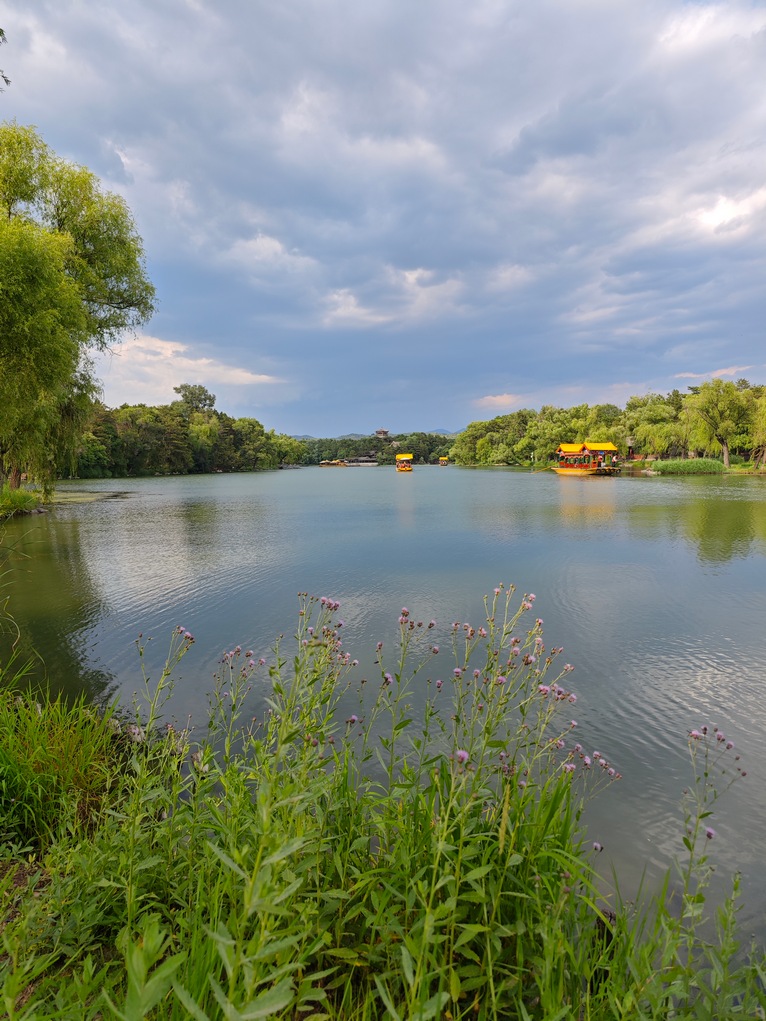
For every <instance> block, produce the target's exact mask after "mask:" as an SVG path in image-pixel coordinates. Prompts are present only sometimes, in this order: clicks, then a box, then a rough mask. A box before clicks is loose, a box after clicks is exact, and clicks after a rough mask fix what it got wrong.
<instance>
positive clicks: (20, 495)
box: [0, 483, 40, 520]
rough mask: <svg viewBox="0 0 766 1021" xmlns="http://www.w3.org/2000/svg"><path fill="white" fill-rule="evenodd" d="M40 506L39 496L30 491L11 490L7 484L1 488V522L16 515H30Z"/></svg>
mask: <svg viewBox="0 0 766 1021" xmlns="http://www.w3.org/2000/svg"><path fill="white" fill-rule="evenodd" d="M39 506H40V496H39V494H37V493H33V492H32V491H31V490H29V489H11V488H10V486H9V485H8V484H7V483H6V484H5V485H4V486H2V487H0V520H2V519H3V518H12V517H13V516H14V515H16V514H30V513H31V512H32V511H34V510H37V508H38V507H39Z"/></svg>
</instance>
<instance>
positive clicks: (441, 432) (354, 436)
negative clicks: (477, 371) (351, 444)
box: [292, 429, 462, 441]
mask: <svg viewBox="0 0 766 1021" xmlns="http://www.w3.org/2000/svg"><path fill="white" fill-rule="evenodd" d="M413 432H423V433H428V434H431V435H433V436H457V435H458V433H460V432H462V430H461V429H458V430H457V431H455V430H454V429H410V433H413ZM374 435H375V433H343V435H342V436H321V437H319V436H308V435H306V434H303V435H301V436H293V437H292V438H293V439H294V440H304V441H308V440H317V439H323V440H366V439H368V438H369V437H370V436H374ZM389 435H390V436H405V435H408V433H406V432H405V433H397V432H394V431H393V430H389Z"/></svg>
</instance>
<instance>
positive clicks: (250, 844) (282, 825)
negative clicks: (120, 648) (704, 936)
mask: <svg viewBox="0 0 766 1021" xmlns="http://www.w3.org/2000/svg"><path fill="white" fill-rule="evenodd" d="M533 602H534V597H533V596H525V597H524V598H523V599H521V600H520V601H519V602H517V601H515V599H514V593H513V590H512V589H511V590H505V589H502V588H498V589H497V590H496V591H495V593H494V595H493V597H492V598H491V599H490V600H489V601H488V602H487V605H486V610H487V612H486V620H485V622H484V624H483V625H482V626H481V627H477V628H474V627H472V626H470V625H468V624H465V625H461V624H455V625H453V627H452V628H451V629H450V631H449V634H448V635H447V638H446V640H447V641H448V642H450V641H451V643H452V648H453V654H454V664H455V665H454V668H453V671H452V673H451V675H450V676H449V677H443V678H439V677H434V676H433V671H432V669H431V666H430V665H431V664H433V663H436V662H437V659H436V657H435V656H434V649H436V639H435V635H436V633H437V630H438V629H437V627H436V626H435V624H434V622H430V623H426V622H420V621H417V620H416V619H414V618H413V617H412V615H411V614H410V612H409V611H408V610H406V609H404V610H402V613H401V616H400V619H399V629H400V634H399V642H398V645H397V647H396V648H395V649H392V650H391V651H390V652H389V650H388V649H387V648H384V647H383V646H382V645H379V646H378V648H377V650H376V666H375V674H374V676H370V677H367V678H366V679H364V678H361V677H359V667H358V664H357V663H356V661H355V660H353V659H351V656H350V654H349V653H348V652H346V651H345V646H344V644H343V642H342V640H341V637H340V635H341V634H342V633H343V631H342V622H341V621H340V620H338V618H337V611H338V604H337V603H336V602H334V601H333V600H332V599H322V600H315V599H310V598H308V597H306V596H304V597H302V602H301V609H300V615H299V625H298V629H297V633H296V636H295V643H294V645H291V646H290V647H287V648H286V647H285V646H284V643H279V644H278V645H277V646H276V648H275V650H274V657H273V660H271V662H270V663H268V664H266V663H264V662H263V661H256V660H255V659H254V658H253V656H252V654H251V653H249V652H243V651H242V650H241V649H239V648H237V649H233V650H231V651H229V652H227V653H226V654H225V655H224V656H223V658H222V661H221V664H220V670H219V672H218V675H217V682H216V685H215V688H214V691H213V693H212V696H211V707H210V721H209V731H208V735H207V737H206V738H205V739H204V740H194V741H192V739H191V735H190V734H188V733H186V732H181V731H179V730H177V729H175V728H174V727H173V726H172V725H170V724H169V723H168V722H167V720H166V719H165V716H164V713H165V712H166V709H167V702H166V699H167V696H168V694H169V692H170V690H171V687H172V674H173V670H174V668H175V666H176V665H177V663H178V662H179V661H180V659H181V658H182V657H183V656H184V655H186V653H187V652H188V650H189V648H190V647H191V645H192V642H193V639H192V636H191V635H189V634H188V632H185V631H183V629H178V630H177V631H176V632H175V633H174V636H173V641H172V644H171V649H170V652H169V656H168V663H167V666H166V669H165V671H164V672H163V674H162V676H161V678H160V680H159V682H158V683H157V684H156V685H151V684H150V683H149V681H148V680H147V679H146V678H145V702H144V704H143V706H140V707H139V712H138V714H137V716H136V720H135V722H133V723H131V724H130V725H129V728H130V729H129V730H128V731H127V732H126V731H125V730H123V733H122V735H121V736H120V737H117V738H112V740H113V742H114V748H115V749H116V750H117V753H116V757H115V760H114V767H113V770H112V786H111V787H110V789H109V798H108V809H107V810H106V811H99V812H98V813H96V815H92V816H91V817H90V819H91V824H90V826H89V828H88V827H87V826H86V825H85V823H84V822H83V821H82V820H81V818H80V816H79V815H78V813H76V812H72V811H71V809H70V810H69V811H67V812H65V813H64V816H63V818H65V820H66V825H64V826H62V827H60V828H59V829H58V830H57V831H56V832H53V833H52V836H53V838H54V839H53V841H52V843H50V845H49V847H48V851H47V854H46V856H45V858H44V859H42V861H43V864H44V866H45V871H46V874H47V886H45V888H44V889H42V890H41V889H39V888H38V890H37V893H38V894H39V896H34V893H30V894H28V895H27V896H26V897H25V899H24V900H23V903H22V904H21V905H19V907H20V910H18V913H17V914H16V915H15V917H13V918H12V919H10V920H9V921H8V922H7V923H6V925H5V927H4V929H3V932H2V940H3V944H4V947H5V958H4V960H3V962H2V965H1V966H0V980H1V981H2V983H3V985H2V989H3V998H4V999H3V1003H4V1007H5V1010H6V1012H7V1014H8V1016H9V1017H10V1018H12V1019H16V1018H19V1019H20V1018H33V1017H39V1018H43V1017H44V1018H70V1017H71V1018H74V1017H77V1018H96V1017H99V1018H101V1017H116V1018H122V1019H131V1021H132V1019H136V1018H143V1017H149V1018H168V1019H176V1018H178V1019H181V1018H189V1017H191V1018H194V1019H197V1021H204V1019H214V1018H227V1019H228V1018H231V1019H234V1018H236V1019H244V1018H290V1019H298V1018H301V1019H306V1021H309V1019H310V1021H319V1019H349V1021H350V1019H377V1018H401V1019H405V1018H407V1019H427V1018H452V1019H457V1018H523V1019H529V1018H534V1019H546V1021H555V1019H562V1018H571V1019H578V1021H579V1019H581V1018H582V1019H588V1018H593V1019H596V1018H598V1019H602V1018H603V1019H607V1018H609V1019H613V1018H660V1017H662V1018H668V1017H677V1018H681V1017H695V1018H713V1017H715V1018H723V1017H730V1016H735V1015H737V1016H743V1017H760V1016H763V1006H764V998H763V994H762V979H763V961H762V960H761V959H760V958H758V959H754V960H752V961H748V962H747V963H745V964H740V965H735V964H734V961H735V960H736V950H737V944H736V936H735V918H736V907H735V899H734V897H732V898H731V899H730V900H729V901H728V902H727V903H726V905H725V906H724V908H723V909H722V911H721V913H720V916H719V920H718V925H719V930H718V937H717V938H716V939H715V940H713V941H708V942H705V941H703V940H701V938H700V937H699V931H700V923H701V921H702V919H703V915H704V903H705V884H706V882H707V878H708V868H709V865H708V862H707V859H706V855H705V851H706V850H707V847H708V845H709V841H710V836H709V834H707V833H706V829H707V828H709V821H710V820H709V816H708V814H707V813H708V812H709V811H710V810H711V805H712V799H713V798H714V795H715V792H716V790H717V788H716V785H715V774H716V769H717V768H718V767H719V766H720V764H721V761H722V760H721V756H726V755H728V754H729V749H727V748H726V742H722V741H718V735H717V734H715V733H713V732H711V733H707V732H704V733H703V731H702V730H700V731H694V732H692V736H690V747H691V750H692V752H693V759H692V764H693V771H694V777H695V782H694V783H693V784H692V786H691V787H690V791H691V793H692V796H693V800H692V802H691V803H690V805H689V808H688V812H687V817H686V823H685V825H686V829H687V831H688V832H687V833H686V839H687V853H688V860H687V861H686V863H685V866H684V869H683V871H682V872H681V873H680V880H681V885H682V888H683V905H682V909H681V910H680V911H678V912H671V911H670V909H669V907H668V906H667V904H666V903H665V901H664V900H663V899H660V900H659V901H657V902H655V903H654V904H653V905H649V906H644V908H643V909H642V910H640V911H639V910H634V909H632V908H629V906H628V905H625V904H623V903H621V902H620V901H619V899H618V900H617V901H616V902H615V903H614V904H612V905H611V906H607V905H606V904H605V903H603V902H602V900H601V898H600V896H599V894H598V892H597V891H598V889H599V878H598V876H597V875H596V873H595V871H594V861H595V855H596V850H595V849H594V848H593V847H592V845H588V844H587V843H586V842H585V840H584V836H583V834H582V832H581V830H580V827H579V818H580V812H581V809H582V806H583V804H584V801H585V799H586V798H587V797H590V796H593V795H594V794H596V793H597V792H598V789H599V788H600V787H602V786H604V785H606V784H610V783H615V782H619V775H618V774H617V772H616V770H615V769H614V768H613V767H612V766H611V765H610V764H609V762H608V761H607V760H606V759H605V758H604V757H603V756H600V755H598V756H596V757H594V756H590V757H589V756H588V755H586V754H585V752H584V750H583V749H582V748H581V746H580V744H579V743H578V742H577V739H576V738H577V726H576V720H575V719H573V718H572V716H573V713H574V704H575V701H576V696H575V694H574V693H573V692H571V690H570V688H569V686H568V684H567V683H566V682H567V678H568V674H569V669H570V668H569V667H568V665H567V664H560V653H561V650H560V649H557V648H548V647H546V645H545V643H544V639H543V634H542V627H541V625H542V622H541V621H539V620H536V619H534V610H533ZM416 688H420V689H425V690H426V691H427V693H428V694H427V697H426V699H425V709H424V710H421V711H420V712H418V711H417V710H416V709H415V706H416V705H422V704H423V699H422V697H421V695H420V692H418V697H417V698H416V697H415V692H416ZM75 712H76V714H77V715H79V716H80V717H82V715H83V708H82V707H78V708H76V710H75ZM254 714H255V715H254ZM35 717H36V713H32V714H30V720H34V718H35ZM37 718H38V719H41V718H42V717H37ZM94 819H95V820H96V822H97V825H96V826H95V827H94V826H93V825H92V821H93V820H94ZM735 893H736V889H735ZM5 896H6V903H11V898H10V894H9V893H8V892H6V895H5Z"/></svg>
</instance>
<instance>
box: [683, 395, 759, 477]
mask: <svg viewBox="0 0 766 1021" xmlns="http://www.w3.org/2000/svg"><path fill="white" fill-rule="evenodd" d="M685 403H686V406H687V408H688V410H689V413H690V416H691V420H692V424H693V427H694V429H695V430H696V433H695V434H693V435H696V439H697V440H698V442H699V443H700V445H701V446H704V447H710V446H718V448H720V450H721V453H722V455H723V463H724V466H725V467H726V468H728V467H729V462H730V456H729V448H730V443H731V441H732V440H733V439H734V438H735V437H736V436H737V435H738V434H739V433H740V432H742V431H743V430H744V429H746V427H747V419H748V414H749V412H750V410H751V399H750V396H749V394H748V393H747V391H746V390H745V389H743V388H742V387H740V386H737V384H736V383H730V382H724V381H723V380H721V379H713V380H711V381H710V382H709V383H703V384H702V385H701V386H698V387H695V388H694V392H693V393H691V394H690V395H689V396H688V397H687V398H686V402H685Z"/></svg>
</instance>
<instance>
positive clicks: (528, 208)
mask: <svg viewBox="0 0 766 1021" xmlns="http://www.w3.org/2000/svg"><path fill="white" fill-rule="evenodd" d="M0 28H3V29H4V30H5V33H6V37H7V45H5V46H3V47H2V49H0V68H2V69H3V70H4V71H5V73H6V75H7V76H8V77H10V78H11V85H10V87H8V88H7V89H5V91H4V92H3V93H2V95H0V120H16V121H18V122H19V123H21V124H34V125H36V127H37V128H38V130H39V132H40V134H41V135H42V137H43V138H44V140H45V141H46V142H47V143H48V144H49V145H50V146H51V147H52V148H53V149H54V150H55V151H56V152H57V153H58V154H59V155H60V156H63V157H65V158H67V159H69V160H72V161H73V162H75V163H80V164H84V165H85V166H87V167H89V168H90V169H91V170H92V171H93V172H94V173H96V174H97V175H98V176H99V178H100V179H101V181H102V183H103V186H104V188H106V189H107V190H109V191H114V192H117V193H119V194H120V195H122V196H123V197H124V198H125V200H126V201H127V203H128V205H129V206H130V209H131V210H132V213H133V216H134V218H135V221H136V225H137V229H138V231H139V233H140V234H141V236H142V237H143V239H144V245H145V249H146V262H147V271H148V274H149V276H150V278H151V280H152V281H153V283H154V285H155V287H156V289H157V311H156V313H155V315H154V317H153V318H152V319H151V321H150V322H148V323H147V324H145V326H144V327H143V328H142V329H141V330H140V331H139V332H138V333H137V334H136V335H134V336H126V337H125V339H124V340H123V342H122V343H121V344H119V345H118V346H116V347H115V349H114V351H113V352H112V353H111V354H108V355H106V356H104V357H103V358H99V360H98V362H97V374H98V376H99V378H100V379H101V380H102V382H103V397H104V401H105V403H106V404H107V405H108V406H110V407H116V406H119V405H120V404H122V403H130V404H135V403H146V404H166V403H169V402H170V401H172V400H174V399H176V396H177V395H176V394H175V393H174V392H173V387H174V386H178V385H180V384H181V383H199V384H202V385H204V386H206V387H207V388H208V389H209V390H210V391H211V392H212V393H214V394H215V395H216V397H217V402H216V406H217V408H218V409H219V410H221V411H225V412H227V413H228V414H230V415H233V416H235V417H239V416H251V417H255V418H258V419H259V420H260V421H261V422H262V423H263V424H264V425H265V426H266V427H267V428H269V429H275V430H276V431H277V432H283V433H289V434H292V435H313V436H338V435H342V434H345V433H349V432H358V433H371V432H374V431H375V430H376V429H379V428H384V429H389V430H390V431H392V432H408V431H412V430H425V431H431V430H437V429H444V430H448V431H458V430H460V429H463V428H464V427H465V426H466V425H467V424H468V423H469V422H472V421H477V420H487V419H490V418H493V417H494V416H496V415H500V414H505V413H507V412H510V411H514V410H517V409H519V408H535V409H538V410H539V408H540V407H541V406H542V405H544V404H553V405H557V406H560V407H571V406H572V405H575V404H581V403H588V404H600V403H612V404H617V405H618V406H620V407H624V405H625V402H626V401H627V399H628V398H629V397H630V396H632V395H639V394H645V393H649V392H657V393H667V392H669V391H671V390H673V389H674V388H678V389H680V390H681V391H683V392H685V391H686V388H687V387H688V386H691V385H696V384H698V383H700V382H703V381H705V380H709V379H712V378H714V377H720V378H722V379H732V380H736V379H738V378H740V377H745V378H747V379H749V380H750V382H751V383H766V343H764V331H765V330H766V174H765V173H764V169H765V168H766V91H765V90H764V83H766V2H763V0H761V2H740V0H732V2H730V3H704V2H682V0H534V2H530V0H471V2H470V3H466V2H465V0H120V2H119V3H95V2H92V0H91V2H87V0H35V2H34V3H26V4H19V3H16V4H14V3H10V2H8V0H0Z"/></svg>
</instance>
